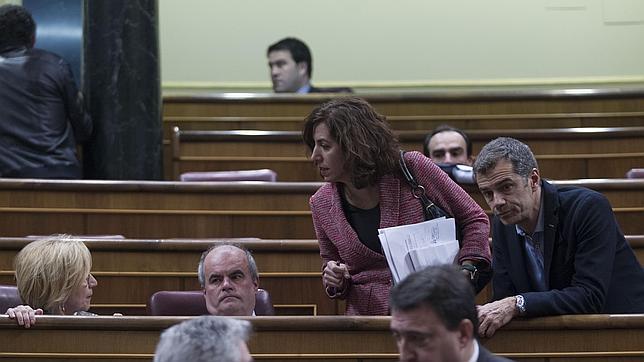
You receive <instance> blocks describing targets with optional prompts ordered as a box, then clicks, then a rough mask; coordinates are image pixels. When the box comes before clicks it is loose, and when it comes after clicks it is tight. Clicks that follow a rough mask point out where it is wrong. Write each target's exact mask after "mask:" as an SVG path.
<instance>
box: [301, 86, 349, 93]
mask: <svg viewBox="0 0 644 362" xmlns="http://www.w3.org/2000/svg"><path fill="white" fill-rule="evenodd" d="M309 93H353V89H351V88H347V87H336V88H317V87H314V86H311V89H309Z"/></svg>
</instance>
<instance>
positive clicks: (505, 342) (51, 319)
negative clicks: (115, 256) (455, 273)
mask: <svg viewBox="0 0 644 362" xmlns="http://www.w3.org/2000/svg"><path fill="white" fill-rule="evenodd" d="M186 319H187V318H178V317H110V316H105V317H61V316H38V317H37V324H36V326H35V327H34V328H32V329H28V330H26V329H23V328H19V327H17V326H16V325H15V322H13V321H11V320H9V319H8V318H7V317H6V316H1V315H0V340H3V341H12V343H2V344H0V359H1V358H12V359H14V360H23V359H24V360H28V359H33V358H35V357H39V358H47V359H48V360H57V359H64V358H73V359H75V360H91V359H92V358H99V357H100V358H108V359H122V360H146V359H147V360H149V359H150V358H151V357H152V353H153V351H154V348H155V346H156V343H157V341H158V337H159V334H160V332H161V331H162V330H163V329H165V328H167V327H169V326H171V325H173V324H175V323H179V322H181V321H184V320H186ZM246 319H248V320H250V321H251V323H252V324H253V328H254V330H255V333H254V334H253V336H252V337H251V340H250V343H249V349H250V351H251V353H252V354H253V356H254V358H255V359H256V360H262V361H264V360H271V361H273V360H274V361H278V360H280V359H281V360H289V361H293V360H298V361H299V360H319V361H323V360H329V359H334V360H335V359H342V360H347V361H358V360H361V359H367V360H382V361H386V360H395V359H396V356H397V354H396V346H395V343H394V341H393V339H392V337H391V333H390V332H389V322H390V317H344V316H337V317H336V316H329V317H253V318H246ZM642 340H644V315H642V314H638V315H580V316H556V317H545V318H536V319H532V320H516V321H513V322H511V323H510V324H508V325H507V326H505V327H504V328H502V329H501V330H499V331H498V332H497V334H496V335H495V336H494V337H493V338H491V339H487V340H483V341H482V343H483V344H484V345H485V346H486V347H487V348H489V349H490V350H492V351H493V352H495V353H499V354H502V355H505V356H507V357H510V358H526V357H530V358H540V359H542V358H550V359H551V360H558V359H561V360H565V359H566V358H570V356H575V357H576V358H579V359H585V358H600V359H602V358H603V359H604V360H606V359H610V360H629V359H630V360H633V358H644V345H643V344H642V343H641V341H642ZM329 346H333V348H330V347H329Z"/></svg>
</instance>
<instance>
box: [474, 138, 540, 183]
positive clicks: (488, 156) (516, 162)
mask: <svg viewBox="0 0 644 362" xmlns="http://www.w3.org/2000/svg"><path fill="white" fill-rule="evenodd" d="M500 160H508V161H510V162H511V163H512V168H513V171H514V173H516V174H517V175H519V176H521V177H523V178H528V176H530V173H531V172H532V170H533V169H535V168H536V169H538V168H539V165H538V164H537V160H536V159H535V158H534V154H533V153H532V151H531V150H530V147H528V145H526V144H525V143H523V142H521V141H519V140H516V139H514V138H510V137H499V138H496V139H494V140H492V141H490V142H489V143H488V144H486V145H485V146H483V149H481V152H480V153H479V154H478V156H476V161H475V162H474V166H473V167H474V174H475V175H479V174H481V175H486V174H487V173H488V172H489V171H490V170H492V169H493V168H495V167H496V165H497V163H498V162H499V161H500Z"/></svg>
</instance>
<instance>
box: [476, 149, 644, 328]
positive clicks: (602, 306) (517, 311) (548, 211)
mask: <svg viewBox="0 0 644 362" xmlns="http://www.w3.org/2000/svg"><path fill="white" fill-rule="evenodd" d="M474 172H475V173H476V182H477V183H478V187H479V190H480V191H481V194H483V197H484V198H485V201H486V202H487V204H488V205H489V206H490V209H492V212H493V213H494V219H493V227H492V230H493V234H492V250H493V260H494V276H493V278H492V287H493V290H494V294H493V299H494V300H495V301H494V302H491V303H488V304H485V305H483V306H480V307H479V320H480V322H481V325H480V328H479V334H481V335H484V336H486V337H491V336H492V335H493V334H494V333H495V331H496V330H497V329H498V328H500V327H502V326H504V325H505V324H507V323H508V322H510V321H511V320H512V319H513V318H514V317H518V316H522V317H539V316H548V315H561V314H596V313H607V314H616V313H644V271H643V270H642V266H641V265H640V263H639V262H638V261H637V258H636V257H635V253H633V249H631V247H630V246H629V245H628V243H627V242H626V239H625V238H624V234H623V233H622V231H621V230H620V227H619V225H618V224H617V221H616V220H615V214H613V210H612V208H611V205H610V203H609V202H608V200H607V199H606V197H605V196H604V195H602V194H600V193H598V192H596V191H593V190H589V189H585V188H581V187H574V186H563V187H556V186H554V185H552V184H551V183H549V182H548V181H545V180H543V179H542V178H541V175H540V172H539V166H538V165H537V160H536V159H535V157H534V154H533V153H532V151H531V150H530V147H528V145H526V144H524V143H522V142H520V141H518V140H516V139H513V138H508V137H500V138H497V139H495V140H493V141H491V142H490V143H488V144H487V145H485V146H484V147H483V149H482V150H481V152H480V153H479V155H478V157H477V158H476V162H475V163H474Z"/></svg>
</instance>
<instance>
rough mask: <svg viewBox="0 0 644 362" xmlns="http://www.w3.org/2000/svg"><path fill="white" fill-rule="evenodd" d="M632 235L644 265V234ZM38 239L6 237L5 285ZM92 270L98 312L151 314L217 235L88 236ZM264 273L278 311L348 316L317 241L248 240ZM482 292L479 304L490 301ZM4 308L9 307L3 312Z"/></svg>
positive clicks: (182, 284)
mask: <svg viewBox="0 0 644 362" xmlns="http://www.w3.org/2000/svg"><path fill="white" fill-rule="evenodd" d="M626 239H627V241H628V243H629V244H630V246H631V247H632V248H633V250H634V251H635V253H636V255H637V257H638V260H639V261H640V264H643V265H644V235H627V236H626ZM32 240H33V238H0V284H15V281H14V277H13V275H14V269H13V260H14V257H15V255H16V254H17V253H18V252H19V251H20V250H21V249H22V248H23V247H24V246H25V245H27V244H28V243H29V242H31V241H32ZM83 240H84V241H85V244H86V245H87V246H88V248H89V249H90V251H91V253H92V260H93V265H92V274H94V276H95V277H96V279H97V280H98V287H97V288H96V289H94V295H93V297H92V310H93V311H95V312H96V313H99V314H111V313H114V312H121V313H124V314H125V315H146V310H145V308H146V303H147V301H148V298H149V297H150V296H151V295H152V294H153V293H154V292H156V291H159V290H198V289H200V287H199V284H198V282H197V273H196V266H197V263H198V262H199V256H200V255H201V252H203V251H204V250H206V249H207V248H208V247H209V246H210V245H211V244H212V243H215V242H218V241H221V240H217V239H210V240H206V239H195V240H172V239H167V240H161V239H160V240H143V239H116V240H108V239H101V240H87V239H83ZM227 241H236V242H238V243H240V244H242V245H244V246H245V247H247V248H248V249H249V250H251V251H252V253H253V255H254V257H255V261H256V262H257V266H258V269H259V271H260V286H261V287H262V288H264V289H266V290H268V291H269V292H270V294H271V297H272V300H273V303H274V304H275V309H276V313H277V314H278V315H324V314H332V315H337V314H343V313H344V303H343V302H341V301H336V300H330V299H329V298H328V297H327V296H326V295H325V294H324V292H323V290H322V283H321V278H320V270H321V265H322V261H321V259H320V251H319V248H318V243H317V240H268V239H244V240H231V239H227ZM489 293H490V291H489V290H484V291H482V292H481V293H479V295H478V297H477V302H478V303H479V304H482V303H485V302H487V301H489V299H490V297H491V295H490V294H489ZM0 312H4V311H0Z"/></svg>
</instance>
